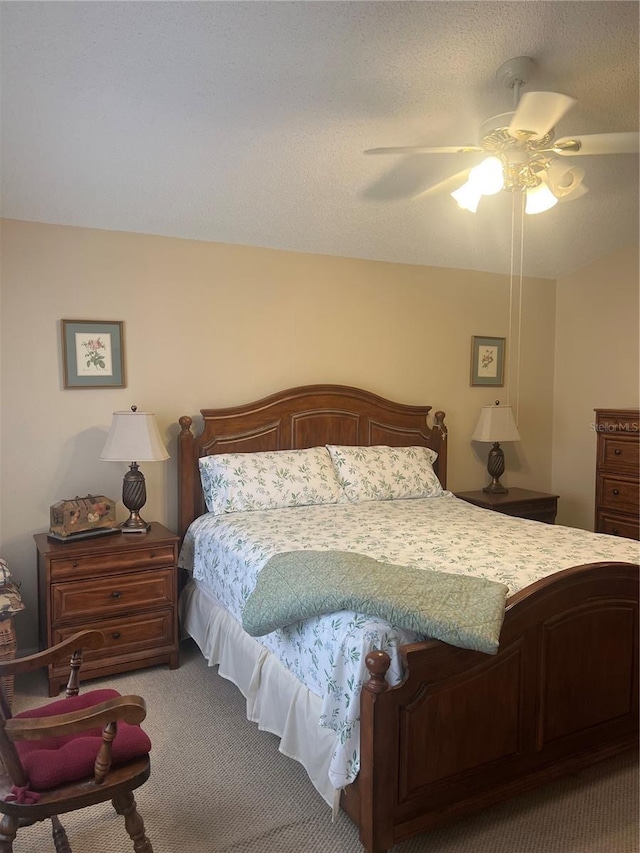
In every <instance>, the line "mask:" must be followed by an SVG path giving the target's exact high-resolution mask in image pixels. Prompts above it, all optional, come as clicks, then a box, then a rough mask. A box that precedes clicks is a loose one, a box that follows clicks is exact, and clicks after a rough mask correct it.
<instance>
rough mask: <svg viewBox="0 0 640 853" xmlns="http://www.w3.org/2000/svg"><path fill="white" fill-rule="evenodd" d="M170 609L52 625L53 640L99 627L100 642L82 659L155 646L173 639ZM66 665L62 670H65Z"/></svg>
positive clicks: (126, 652)
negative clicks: (101, 641) (101, 635)
mask: <svg viewBox="0 0 640 853" xmlns="http://www.w3.org/2000/svg"><path fill="white" fill-rule="evenodd" d="M173 627H174V626H173V611H172V610H170V609H166V610H158V611H156V610H154V611H151V612H150V613H140V614H137V615H135V616H120V617H117V618H115V619H104V620H99V621H98V620H96V621H87V622H84V623H82V624H75V625H69V626H68V627H65V628H56V629H55V630H54V632H53V643H54V644H55V643H59V642H61V641H62V640H66V639H67V637H72V636H73V635H74V634H75V633H77V632H78V631H88V630H91V631H102V633H103V635H104V645H103V646H102V648H100V649H96V650H95V651H87V652H85V653H84V655H83V659H84V660H85V661H87V663H88V662H90V661H92V660H97V659H102V658H105V657H108V656H110V655H125V654H128V653H130V652H137V651H141V650H143V649H157V648H158V647H161V646H163V645H167V646H168V645H171V644H172V643H173ZM68 669H69V667H68V665H67V666H65V667H63V670H66V671H67V672H68Z"/></svg>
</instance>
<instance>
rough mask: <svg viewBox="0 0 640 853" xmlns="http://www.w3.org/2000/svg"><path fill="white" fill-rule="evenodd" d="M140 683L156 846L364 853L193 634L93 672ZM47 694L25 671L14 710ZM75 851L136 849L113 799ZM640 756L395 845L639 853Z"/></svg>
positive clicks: (71, 819)
mask: <svg viewBox="0 0 640 853" xmlns="http://www.w3.org/2000/svg"><path fill="white" fill-rule="evenodd" d="M98 685H100V686H113V687H115V688H116V689H117V690H119V691H120V692H121V693H123V694H124V693H138V694H140V695H141V696H144V698H145V699H146V701H147V708H148V716H147V720H146V721H145V724H144V727H145V729H146V730H147V731H148V733H149V734H150V736H151V739H152V741H153V750H152V771H151V778H150V779H149V781H148V782H147V783H146V784H145V785H144V786H143V787H142V788H139V789H138V791H137V792H136V799H137V801H138V806H139V810H140V813H141V815H142V817H143V818H144V821H145V825H146V830H147V834H148V836H149V838H150V840H151V842H152V844H153V848H154V851H155V853H361V850H362V848H361V846H360V843H359V841H358V833H357V830H356V828H355V826H354V825H353V824H352V823H351V821H350V820H349V818H347V817H346V815H344V814H340V816H339V818H338V819H337V821H336V822H335V823H332V821H331V814H330V810H329V808H328V806H327V805H326V804H325V803H324V801H323V800H322V799H321V798H320V796H319V795H318V794H317V793H316V792H315V790H314V788H313V787H312V785H311V783H310V782H309V780H308V778H307V776H306V773H305V772H304V770H303V769H302V768H301V767H300V766H299V765H298V764H297V763H296V762H294V761H292V760H291V759H288V758H286V757H285V756H283V755H281V754H280V753H279V752H278V740H277V738H276V737H275V736H273V735H271V734H268V733H266V732H260V731H258V729H257V726H256V725H255V724H253V723H250V722H248V721H247V720H246V719H245V714H244V699H243V697H242V696H241V694H240V692H239V691H238V690H237V688H236V687H235V686H234V685H233V684H231V683H230V682H228V681H225V680H224V679H223V678H220V677H219V676H218V674H217V671H216V670H215V669H209V668H208V667H207V665H206V663H205V661H204V660H203V658H202V657H201V655H200V653H199V651H198V650H197V648H196V647H195V645H194V644H193V643H192V642H191V641H187V642H185V643H183V646H182V656H181V666H180V668H179V669H177V670H174V671H169V670H168V669H167V668H166V667H155V668H152V669H148V670H141V671H139V672H133V673H127V674H124V675H120V676H114V677H111V678H105V679H100V680H96V681H92V682H90V683H88V685H87V689H88V688H89V687H91V688H93V687H96V686H98ZM45 701H48V700H47V692H46V682H45V679H44V676H43V674H41V673H37V674H34V675H29V676H26V677H20V678H19V679H18V680H17V682H16V695H15V699H14V712H17V711H22V710H25V709H26V708H29V707H33V706H36V705H40V704H43V703H44V702H45ZM63 823H64V826H65V828H66V830H67V834H68V836H69V841H70V844H71V847H72V849H73V851H74V853H131V851H132V850H133V843H132V842H131V841H130V839H129V837H128V835H127V833H126V831H125V828H124V821H123V819H122V818H121V817H119V816H118V815H116V814H115V812H114V811H113V809H112V808H111V806H110V805H106V804H105V805H99V806H94V807H93V808H89V809H84V810H82V811H79V812H73V813H70V814H68V815H66V816H65V817H64V820H63ZM53 850H54V847H53V842H52V840H51V835H50V824H49V823H46V824H38V825H36V826H32V827H26V828H24V829H21V830H20V831H19V833H18V837H17V839H16V843H15V844H14V851H15V853H49V851H53ZM639 850H640V846H639V843H638V765H637V760H636V759H635V758H634V756H633V755H630V754H626V755H622V756H618V757H616V758H614V759H611V760H609V761H607V762H605V763H602V764H600V765H598V766H596V767H591V768H588V769H587V770H583V771H581V772H579V773H577V774H575V775H573V776H570V777H568V778H566V779H563V780H561V781H558V782H556V783H554V784H552V785H549V786H547V787H545V788H542V789H538V790H537V791H534V792H532V793H529V794H526V795H523V796H520V797H518V798H516V799H513V800H510V801H509V802H506V803H501V804H500V805H497V806H494V807H492V808H490V809H486V810H485V811H483V812H481V813H479V814H476V815H473V816H470V817H467V818H465V819H463V820H459V821H458V822H456V823H454V824H451V825H449V826H447V827H442V828H440V829H436V830H433V831H432V832H430V833H428V834H425V835H423V836H420V837H418V838H415V839H411V840H409V841H406V842H404V843H402V844H399V845H397V846H396V847H394V849H393V853H639Z"/></svg>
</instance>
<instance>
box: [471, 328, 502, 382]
mask: <svg viewBox="0 0 640 853" xmlns="http://www.w3.org/2000/svg"><path fill="white" fill-rule="evenodd" d="M506 340H507V339H506V338H485V337H481V336H479V335H474V336H473V338H472V339H471V384H472V385H504V348H505V343H506Z"/></svg>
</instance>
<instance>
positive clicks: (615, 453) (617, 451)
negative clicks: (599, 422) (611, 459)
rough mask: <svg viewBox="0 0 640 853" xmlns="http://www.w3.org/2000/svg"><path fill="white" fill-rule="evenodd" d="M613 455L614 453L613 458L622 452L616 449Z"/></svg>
mask: <svg viewBox="0 0 640 853" xmlns="http://www.w3.org/2000/svg"><path fill="white" fill-rule="evenodd" d="M613 453H614V456H620V454H621V453H622V451H621V450H620V448H619V447H616V449H615V450H614V451H613Z"/></svg>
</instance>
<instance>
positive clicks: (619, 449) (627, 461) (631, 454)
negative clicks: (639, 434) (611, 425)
mask: <svg viewBox="0 0 640 853" xmlns="http://www.w3.org/2000/svg"><path fill="white" fill-rule="evenodd" d="M598 465H599V466H600V467H603V468H607V469H608V470H609V471H628V472H629V473H632V474H635V475H636V476H637V475H638V467H639V465H640V444H639V443H638V440H637V438H634V437H631V436H629V437H627V436H619V435H602V436H600V443H599V447H598Z"/></svg>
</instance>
